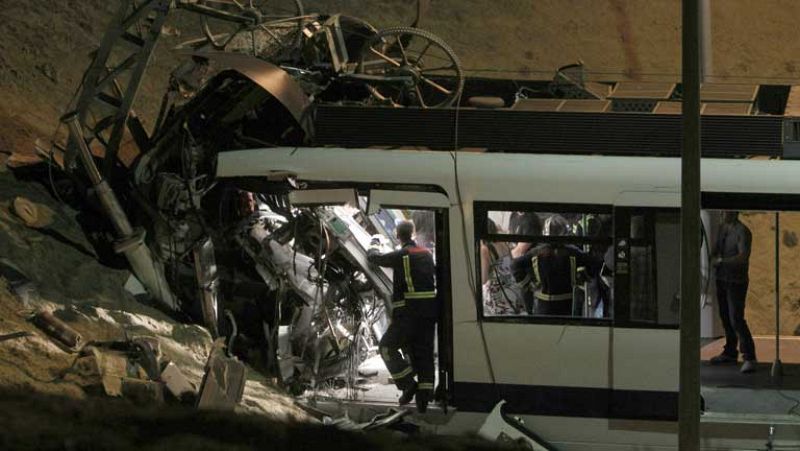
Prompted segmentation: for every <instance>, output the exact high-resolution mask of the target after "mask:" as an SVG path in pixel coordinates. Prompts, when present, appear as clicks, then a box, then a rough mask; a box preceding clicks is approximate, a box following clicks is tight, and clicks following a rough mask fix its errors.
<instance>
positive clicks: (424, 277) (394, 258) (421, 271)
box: [367, 221, 439, 413]
mask: <svg viewBox="0 0 800 451" xmlns="http://www.w3.org/2000/svg"><path fill="white" fill-rule="evenodd" d="M396 235H397V239H398V240H399V241H400V243H401V248H400V249H399V250H397V251H394V252H389V253H387V254H380V252H379V251H378V249H376V248H371V249H370V250H369V252H368V253H367V259H368V260H369V261H370V262H371V263H373V264H376V265H379V266H384V267H389V268H392V271H393V278H394V281H393V292H392V318H391V322H390V323H389V328H388V329H387V330H386V333H385V334H384V335H383V338H381V341H380V352H381V357H382V358H383V361H384V363H385V364H386V369H388V370H389V373H390V374H391V375H392V379H394V383H395V385H397V388H398V389H399V390H402V391H403V394H402V395H401V396H400V400H399V402H400V405H405V404H408V403H409V402H411V400H412V399H413V398H414V397H415V396H416V400H417V410H418V411H419V412H420V413H424V412H425V411H426V410H427V407H428V402H429V401H430V400H431V398H432V395H433V383H434V377H435V366H434V362H433V339H434V333H435V331H436V320H437V318H438V317H439V305H438V300H437V299H436V285H435V276H436V268H435V266H434V262H433V256H432V255H431V252H430V251H429V250H428V249H426V248H424V247H420V246H417V244H416V243H415V242H414V240H413V239H412V236H413V235H414V224H413V223H412V222H409V221H403V222H401V223H399V224H398V225H397V228H396ZM372 244H373V245H375V244H377V243H375V240H373V243H372ZM401 349H402V350H403V351H404V352H406V351H408V353H409V354H410V360H411V365H409V364H408V363H407V362H406V360H404V359H403V357H402V356H401V354H400V350H401ZM415 376H416V377H417V381H415V380H414V377H415Z"/></svg>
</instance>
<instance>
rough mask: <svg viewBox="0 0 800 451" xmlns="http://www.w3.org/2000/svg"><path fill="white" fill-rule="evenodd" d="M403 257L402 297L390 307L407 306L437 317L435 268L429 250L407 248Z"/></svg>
mask: <svg viewBox="0 0 800 451" xmlns="http://www.w3.org/2000/svg"><path fill="white" fill-rule="evenodd" d="M404 250H405V251H406V254H405V255H403V257H402V260H403V279H404V281H405V284H404V285H405V287H404V290H403V295H402V297H401V298H399V299H397V298H396V299H395V301H394V302H392V307H394V308H402V307H406V306H408V307H409V308H411V309H413V310H415V311H416V312H417V313H422V314H430V315H434V316H435V315H437V314H438V305H436V285H435V279H436V275H435V271H436V269H435V266H434V264H433V257H432V255H431V253H430V251H429V250H427V249H425V248H423V247H407V248H405V249H404Z"/></svg>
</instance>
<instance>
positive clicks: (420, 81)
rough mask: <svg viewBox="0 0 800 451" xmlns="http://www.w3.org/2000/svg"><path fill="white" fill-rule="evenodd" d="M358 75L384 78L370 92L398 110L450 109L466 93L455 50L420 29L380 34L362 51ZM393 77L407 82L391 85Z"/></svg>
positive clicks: (380, 100) (402, 28) (389, 30)
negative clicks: (413, 107) (401, 78)
mask: <svg viewBox="0 0 800 451" xmlns="http://www.w3.org/2000/svg"><path fill="white" fill-rule="evenodd" d="M356 72H357V73H359V74H364V75H371V76H377V77H385V78H386V80H385V81H380V80H379V81H376V82H374V83H372V82H368V84H367V89H368V90H369V92H370V93H371V94H372V96H373V97H374V98H375V99H377V100H378V101H379V102H382V103H388V104H391V105H396V106H419V107H422V108H443V107H448V106H450V105H452V104H453V103H454V102H455V101H456V100H458V98H459V96H460V95H461V91H462V90H463V89H464V73H463V71H462V69H461V63H460V62H459V60H458V57H457V56H456V54H455V52H453V49H451V48H450V46H449V45H447V43H445V42H444V41H443V40H442V39H441V38H439V37H438V36H436V35H434V34H433V33H430V32H428V31H425V30H420V29H418V28H411V27H397V28H387V29H385V30H381V31H379V32H378V33H377V34H376V35H375V36H374V37H373V38H372V39H370V40H368V41H367V42H366V44H365V45H364V47H363V49H362V50H361V53H360V56H359V62H358V66H357V67H356ZM393 77H403V78H405V79H406V80H408V82H406V83H404V82H392V81H391V79H392V78H393Z"/></svg>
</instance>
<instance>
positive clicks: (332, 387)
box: [290, 188, 452, 416]
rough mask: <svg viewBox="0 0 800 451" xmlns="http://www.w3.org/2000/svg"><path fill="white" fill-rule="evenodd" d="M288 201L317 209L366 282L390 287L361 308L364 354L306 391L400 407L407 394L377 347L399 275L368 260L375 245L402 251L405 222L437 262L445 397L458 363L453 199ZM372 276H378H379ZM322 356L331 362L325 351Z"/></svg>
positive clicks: (383, 195)
mask: <svg viewBox="0 0 800 451" xmlns="http://www.w3.org/2000/svg"><path fill="white" fill-rule="evenodd" d="M290 200H291V201H292V205H293V206H295V207H298V206H299V205H302V204H306V205H307V207H304V208H313V209H315V212H316V214H317V215H318V216H321V217H323V218H326V227H327V228H329V229H330V230H329V232H330V233H329V234H330V236H331V237H333V238H335V241H336V243H337V246H341V247H344V248H346V249H347V255H349V258H350V259H351V260H353V261H356V262H357V263H358V264H359V265H360V266H361V267H363V268H364V269H365V270H364V273H365V274H366V275H367V279H371V278H378V279H380V280H383V281H384V286H385V290H377V291H381V292H380V293H377V292H376V294H377V295H376V296H374V297H367V298H365V299H367V301H369V300H372V301H371V302H365V303H363V304H364V305H365V307H364V308H362V309H361V310H362V313H361V316H362V317H365V318H369V319H370V321H368V322H367V323H368V324H367V325H366V326H365V328H366V329H368V330H369V334H368V336H367V337H366V339H365V340H363V343H364V346H359V347H358V349H357V350H358V352H355V353H353V357H352V358H350V359H348V360H347V361H346V362H343V363H344V365H343V366H342V369H341V371H340V372H338V373H337V374H332V375H331V376H330V377H325V378H319V380H318V381H316V383H315V386H314V387H313V390H310V391H309V392H307V393H308V396H311V397H312V398H313V400H314V401H315V402H320V401H321V402H325V401H326V400H332V401H336V402H342V401H344V402H345V403H347V404H351V405H352V403H356V404H364V405H370V404H375V403H379V404H383V403H391V404H394V403H396V402H397V399H398V397H399V395H400V393H401V392H400V391H399V390H397V389H396V387H395V386H394V383H393V377H392V374H390V373H389V372H388V371H387V369H386V366H385V364H384V363H383V360H382V358H381V355H380V353H379V349H378V343H379V342H380V340H381V337H382V335H383V334H384V333H385V332H386V330H387V328H388V326H389V324H390V321H391V320H390V318H391V310H392V304H393V303H392V302H391V301H392V282H391V281H392V278H393V277H394V274H393V270H392V268H391V267H379V266H377V265H374V264H373V263H370V262H369V261H368V260H367V251H369V250H370V248H372V247H374V246H378V248H379V251H380V252H381V253H386V252H391V251H393V250H396V249H398V248H399V244H400V243H399V242H398V240H397V237H396V232H395V228H396V225H397V224H398V222H400V221H405V220H409V221H412V222H413V223H414V226H415V236H414V239H415V241H416V243H417V245H418V246H420V247H425V248H428V249H429V250H430V251H431V253H432V254H433V255H434V260H435V263H436V268H437V274H436V285H437V290H436V292H437V301H438V302H439V304H440V305H442V306H443V308H442V310H441V311H442V317H441V318H440V320H439V321H438V327H437V329H438V335H437V339H436V349H435V356H436V367H437V369H438V371H437V375H438V377H437V387H438V389H439V393H440V394H442V396H443V394H444V393H446V391H447V387H448V386H449V385H450V382H449V380H450V378H451V374H452V370H451V364H450V363H449V362H451V361H452V359H451V357H450V355H451V349H452V345H451V342H452V341H451V340H450V338H449V337H450V333H449V324H450V321H449V317H450V314H449V312H450V302H449V293H450V282H449V272H448V271H447V268H448V267H449V265H448V262H449V247H448V234H447V232H446V231H447V230H448V214H447V208H448V207H449V202H448V200H447V197H446V196H445V195H444V194H441V193H437V192H430V191H395V190H384V189H368V188H367V189H358V190H354V189H352V188H336V189H309V190H305V191H295V192H293V193H292V195H290ZM321 204H322V205H321ZM370 274H378V275H379V277H378V276H374V275H373V276H370ZM358 285H359V281H358V280H354V283H353V284H351V286H350V289H355V288H356V286H358ZM322 311H323V312H324V309H322ZM326 316H327V315H323V317H322V319H323V320H326V321H327V320H328V318H327V317H326ZM329 322H330V321H329ZM333 326H334V327H335V326H336V324H333ZM362 348H363V349H362ZM334 351H335V349H334ZM331 352H333V351H331ZM323 357H327V354H325V355H323ZM351 415H356V416H358V415H360V413H358V411H354V412H351Z"/></svg>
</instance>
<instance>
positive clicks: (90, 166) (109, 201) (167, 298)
mask: <svg viewBox="0 0 800 451" xmlns="http://www.w3.org/2000/svg"><path fill="white" fill-rule="evenodd" d="M61 121H62V122H63V123H65V124H66V125H67V127H68V128H69V134H70V139H72V140H73V142H74V143H75V144H76V145H77V149H78V155H79V156H80V159H81V163H83V166H84V168H85V170H86V173H87V175H88V176H89V180H90V181H91V182H92V186H93V188H94V190H95V193H97V197H98V199H99V200H100V204H101V205H102V206H103V209H104V210H105V213H106V215H107V216H108V219H109V220H110V221H111V224H113V226H114V230H115V231H116V232H117V236H118V238H119V240H118V241H117V242H116V243H115V244H114V250H115V251H116V252H118V253H121V254H125V257H126V258H127V259H128V263H130V265H131V269H132V270H133V273H134V274H136V276H137V277H138V278H139V280H141V281H142V284H143V285H144V286H145V287H146V288H147V291H148V292H149V293H150V295H151V296H153V297H154V298H156V299H158V300H159V301H161V302H162V303H164V305H166V306H167V307H169V308H171V309H172V310H177V309H178V305H177V300H176V299H175V297H174V296H173V295H172V292H171V291H170V289H169V285H167V280H166V278H165V277H164V273H163V271H162V269H161V265H160V264H158V263H157V262H156V260H154V259H153V256H152V255H151V254H150V249H149V248H148V247H147V246H145V244H144V231H141V232H140V231H136V230H134V229H133V227H132V226H131V223H130V221H128V216H127V215H126V214H125V211H124V210H123V209H122V206H121V205H120V204H119V200H117V196H116V195H115V194H114V190H113V189H112V188H111V185H109V184H108V182H107V181H105V180H104V179H103V177H102V175H101V173H100V170H99V169H98V168H97V165H96V164H95V163H94V159H93V158H92V153H91V151H90V150H89V146H88V145H87V144H86V141H85V140H84V138H83V135H82V130H81V123H80V121H79V118H78V113H70V114H67V115H66V116H64V117H62V118H61Z"/></svg>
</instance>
